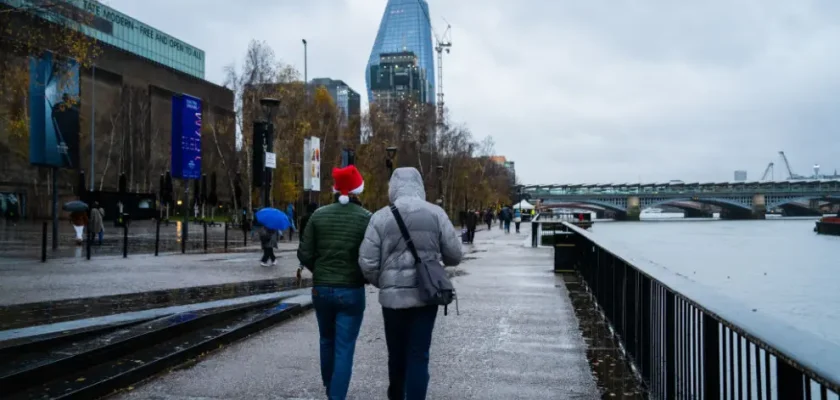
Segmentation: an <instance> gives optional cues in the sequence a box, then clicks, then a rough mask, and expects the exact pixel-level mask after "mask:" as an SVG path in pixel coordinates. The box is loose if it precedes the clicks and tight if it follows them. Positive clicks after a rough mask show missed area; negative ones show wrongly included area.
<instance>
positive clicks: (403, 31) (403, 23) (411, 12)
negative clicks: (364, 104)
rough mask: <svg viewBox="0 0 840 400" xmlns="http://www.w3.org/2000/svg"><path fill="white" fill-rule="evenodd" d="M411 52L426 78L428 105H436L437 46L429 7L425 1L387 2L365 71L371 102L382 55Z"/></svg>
mask: <svg viewBox="0 0 840 400" xmlns="http://www.w3.org/2000/svg"><path fill="white" fill-rule="evenodd" d="M402 52H412V53H414V55H416V56H417V64H418V65H419V67H420V72H421V73H422V74H423V75H424V77H425V85H426V88H425V89H426V90H424V91H423V93H424V97H425V102H426V103H434V102H435V64H434V44H433V43H432V24H431V21H430V19H429V4H428V3H427V2H426V0H388V4H387V5H386V6H385V13H384V14H383V15H382V22H381V23H380V24H379V32H377V34H376V41H374V42H373V50H371V52H370V58H369V59H368V63H367V67H365V82H366V84H367V94H368V100H369V101H373V98H374V96H373V92H372V90H371V76H370V75H371V66H378V65H379V62H380V54H382V53H402Z"/></svg>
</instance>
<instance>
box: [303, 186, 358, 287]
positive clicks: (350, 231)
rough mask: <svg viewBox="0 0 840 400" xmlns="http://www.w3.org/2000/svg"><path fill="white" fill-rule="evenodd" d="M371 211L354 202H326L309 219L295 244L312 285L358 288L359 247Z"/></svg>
mask: <svg viewBox="0 0 840 400" xmlns="http://www.w3.org/2000/svg"><path fill="white" fill-rule="evenodd" d="M370 216H371V213H370V211H368V210H365V209H364V208H362V207H361V206H360V205H358V204H354V203H352V202H351V203H349V204H345V205H342V204H339V203H335V204H330V205H328V206H324V207H321V208H319V209H318V210H317V211H315V213H314V214H312V217H311V218H309V222H308V223H307V224H306V229H305V230H304V232H303V239H301V242H300V246H299V247H298V251H297V256H298V260H300V263H301V264H303V265H304V266H305V267H306V268H307V269H309V270H310V271H312V284H313V285H314V286H340V287H361V286H364V285H365V278H364V276H363V275H362V270H361V269H360V268H359V247H360V246H361V244H362V240H363V239H364V237H365V230H367V226H368V222H370Z"/></svg>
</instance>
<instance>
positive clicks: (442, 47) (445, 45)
mask: <svg viewBox="0 0 840 400" xmlns="http://www.w3.org/2000/svg"><path fill="white" fill-rule="evenodd" d="M417 4H418V6H420V9H421V10H423V14H424V15H425V16H426V20H427V21H429V27H431V30H432V35H434V37H435V52H437V65H438V71H437V72H438V76H437V123H438V125H443V117H444V115H443V114H444V104H445V103H444V102H443V52H444V51H446V54H449V49H450V48H452V38H451V35H452V25H449V22H447V21H446V20H445V19H444V20H443V22H446V31H444V32H443V35H438V34H437V32H435V27H434V26H433V24H432V18H431V17H430V16H429V13H428V11H426V8H424V7H423V2H421V1H420V0H417Z"/></svg>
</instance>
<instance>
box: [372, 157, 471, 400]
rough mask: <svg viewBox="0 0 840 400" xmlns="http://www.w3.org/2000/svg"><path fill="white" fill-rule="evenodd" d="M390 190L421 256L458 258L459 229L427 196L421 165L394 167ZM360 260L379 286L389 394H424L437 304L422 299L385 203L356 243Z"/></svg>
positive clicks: (407, 397) (408, 399)
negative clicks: (360, 240) (360, 241)
mask: <svg viewBox="0 0 840 400" xmlns="http://www.w3.org/2000/svg"><path fill="white" fill-rule="evenodd" d="M388 196H389V198H390V200H391V204H394V205H396V206H397V209H398V210H399V212H400V215H401V216H402V218H403V220H404V221H405V225H406V226H407V228H408V231H409V234H410V236H411V240H412V242H414V246H415V247H416V248H417V252H418V253H419V255H420V257H421V258H424V259H429V258H436V259H439V260H441V261H442V262H443V264H444V265H447V266H454V265H458V264H459V263H460V262H461V258H462V257H463V251H462V249H461V238H460V235H459V234H458V233H457V232H456V231H455V227H453V226H452V222H450V221H449V217H448V216H447V215H446V212H444V211H443V209H442V208H440V207H438V206H436V205H434V204H432V203H429V202H427V201H426V200H425V199H426V191H425V190H424V189H423V178H422V177H421V176H420V172H419V171H417V170H416V169H414V168H398V169H396V170H394V173H393V174H392V175H391V181H390V188H389V190H388ZM359 266H360V267H361V269H362V273H363V274H364V276H365V278H366V279H367V281H368V282H370V283H371V284H373V285H374V286H376V287H378V288H379V304H380V305H382V316H383V319H384V321H385V341H386V344H387V346H388V378H389V381H390V385H389V386H388V399H390V400H395V399H399V400H404V399H405V400H413V399H425V398H426V390H427V387H428V384H429V347H430V346H431V341H432V331H433V330H434V326H435V318H436V317H437V312H438V306H437V305H428V304H425V303H424V302H422V301H421V300H420V294H419V291H418V289H417V278H416V269H415V268H416V267H415V265H414V257H413V256H412V255H411V252H410V251H409V250H408V248H407V247H406V243H405V240H403V238H402V235H401V234H400V229H399V227H398V226H397V222H396V220H395V219H394V214H393V213H392V212H391V209H390V208H389V207H384V208H382V209H380V210H379V211H377V212H376V213H375V214H374V215H373V217H371V220H370V223H369V224H368V227H367V231H366V232H365V239H364V241H363V242H362V245H361V248H360V249H359Z"/></svg>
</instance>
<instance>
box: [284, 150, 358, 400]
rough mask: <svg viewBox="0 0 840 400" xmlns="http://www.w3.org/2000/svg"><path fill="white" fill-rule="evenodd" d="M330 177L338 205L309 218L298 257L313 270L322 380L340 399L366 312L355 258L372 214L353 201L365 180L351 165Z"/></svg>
mask: <svg viewBox="0 0 840 400" xmlns="http://www.w3.org/2000/svg"><path fill="white" fill-rule="evenodd" d="M332 176H333V181H334V182H335V187H333V190H334V191H335V192H337V193H338V194H339V197H338V202H337V203H334V204H330V205H328V206H324V207H321V208H319V209H317V210H316V211H315V212H314V213H313V214H312V216H311V217H310V218H309V221H308V222H307V224H306V229H304V230H303V238H302V239H301V241H300V246H299V247H298V251H297V256H298V260H300V263H301V264H302V265H303V266H304V267H306V268H307V269H308V270H310V271H312V304H313V306H314V307H315V316H316V318H317V319H318V331H319V333H320V337H321V339H320V344H321V379H322V380H323V383H324V387H325V388H326V391H327V397H328V398H329V399H344V398H345V397H346V396H347V388H348V387H349V386H350V375H351V373H352V371H353V354H354V352H355V350H356V339H357V338H358V336H359V329H360V328H361V326H362V317H363V316H364V313H365V283H366V282H365V278H364V276H363V275H362V270H361V269H360V268H359V261H358V260H359V247H360V246H361V244H362V240H364V237H365V231H366V230H367V226H368V222H370V217H371V213H370V211H368V210H365V209H364V208H363V207H362V206H361V203H360V202H359V199H358V196H359V195H360V194H361V193H362V191H363V190H364V180H363V179H362V175H361V174H360V173H359V171H358V170H357V169H356V167H354V166H352V165H350V166H347V167H345V168H334V169H333V172H332Z"/></svg>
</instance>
